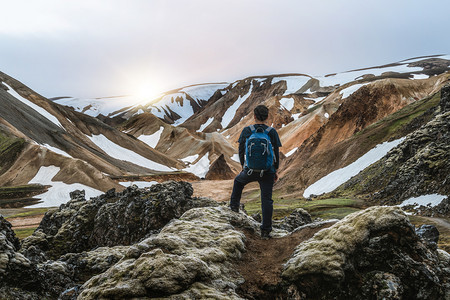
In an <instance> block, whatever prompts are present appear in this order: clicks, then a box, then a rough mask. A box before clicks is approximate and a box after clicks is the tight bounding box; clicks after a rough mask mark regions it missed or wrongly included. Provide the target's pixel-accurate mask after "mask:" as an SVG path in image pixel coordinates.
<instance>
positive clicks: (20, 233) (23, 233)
mask: <svg viewBox="0 0 450 300" xmlns="http://www.w3.org/2000/svg"><path fill="white" fill-rule="evenodd" d="M36 228H37V227H33V228H23V229H14V233H15V234H16V237H17V238H18V239H20V240H22V239H24V238H26V237H28V236H30V235H32V234H33V232H34V231H35V230H36Z"/></svg>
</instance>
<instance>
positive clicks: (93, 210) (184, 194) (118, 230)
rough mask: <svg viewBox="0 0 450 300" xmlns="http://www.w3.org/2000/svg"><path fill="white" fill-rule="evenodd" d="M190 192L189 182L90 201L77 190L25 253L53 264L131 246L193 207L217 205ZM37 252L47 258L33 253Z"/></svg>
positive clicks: (43, 223)
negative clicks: (67, 257)
mask: <svg viewBox="0 0 450 300" xmlns="http://www.w3.org/2000/svg"><path fill="white" fill-rule="evenodd" d="M192 193H193V190H192V186H191V185H190V184H189V183H186V182H175V181H170V182H166V183H164V184H157V185H154V186H152V187H150V188H148V189H139V188H137V187H136V186H133V187H129V188H127V189H126V190H125V191H123V192H121V193H116V192H115V191H114V190H111V191H109V192H107V193H105V194H103V195H101V196H99V197H96V198H91V199H90V200H85V199H84V193H83V192H82V191H77V192H73V193H71V198H72V200H71V201H69V202H68V203H66V204H63V205H61V206H60V207H59V209H56V210H52V211H49V212H47V213H46V214H45V216H44V218H43V219H42V221H41V223H40V225H39V227H38V229H37V230H36V232H35V233H33V235H32V236H30V237H28V238H26V239H24V241H23V246H22V252H23V253H26V254H29V255H32V253H34V254H33V255H32V256H33V257H34V258H39V257H46V258H48V259H54V260H55V259H58V258H59V257H60V256H62V255H64V254H66V253H81V252H83V251H89V250H91V249H94V248H96V247H102V246H110V247H113V246H117V245H131V244H133V243H136V242H138V241H139V240H141V239H143V238H145V237H147V236H149V235H151V234H153V233H157V232H158V231H159V230H160V229H161V228H162V227H163V226H164V225H165V224H167V223H168V222H169V221H170V220H172V219H174V218H178V217H180V216H181V215H182V214H183V213H184V212H185V211H187V210H189V209H191V208H193V207H200V206H215V205H218V204H217V203H216V202H215V201H212V200H208V199H203V198H193V197H192ZM36 249H39V250H40V251H41V252H42V253H43V254H42V255H40V256H39V255H35V254H36ZM31 250H32V251H31ZM36 262H38V261H36Z"/></svg>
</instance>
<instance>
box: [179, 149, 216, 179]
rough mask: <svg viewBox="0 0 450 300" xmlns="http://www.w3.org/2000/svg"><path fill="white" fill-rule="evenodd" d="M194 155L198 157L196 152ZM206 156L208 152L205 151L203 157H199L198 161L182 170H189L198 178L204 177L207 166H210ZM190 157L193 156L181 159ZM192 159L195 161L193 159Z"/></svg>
mask: <svg viewBox="0 0 450 300" xmlns="http://www.w3.org/2000/svg"><path fill="white" fill-rule="evenodd" d="M195 156H197V157H198V155H197V154H196V155H195ZM208 156H209V152H208V153H206V154H205V155H203V157H202V158H200V160H199V161H198V162H196V163H195V164H191V165H190V166H189V167H187V168H185V169H184V171H186V172H190V173H192V174H194V175H197V176H198V177H200V178H203V177H205V175H206V173H208V171H209V167H210V164H209V159H208ZM192 158H193V156H189V157H186V158H185V159H183V161H187V159H192ZM196 159H197V158H196ZM192 161H195V159H194V160H192Z"/></svg>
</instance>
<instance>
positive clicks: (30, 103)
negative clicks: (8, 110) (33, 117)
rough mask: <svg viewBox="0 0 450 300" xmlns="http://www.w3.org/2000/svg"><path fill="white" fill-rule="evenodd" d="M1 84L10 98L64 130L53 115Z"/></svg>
mask: <svg viewBox="0 0 450 300" xmlns="http://www.w3.org/2000/svg"><path fill="white" fill-rule="evenodd" d="M3 84H4V85H5V86H6V87H7V88H8V93H10V94H11V96H13V97H14V98H16V99H17V100H19V101H20V102H22V103H24V104H25V105H28V106H29V107H30V108H32V109H34V110H35V111H36V112H37V113H39V114H40V115H42V116H43V117H44V118H46V119H47V120H49V121H50V122H52V123H53V124H55V125H56V126H59V127H61V128H62V129H64V127H63V126H62V125H61V123H59V120H58V119H57V118H56V117H55V116H54V115H52V114H51V113H49V112H48V111H46V110H45V109H44V108H42V107H40V106H39V105H36V104H34V103H33V102H31V101H30V100H28V99H25V98H24V97H22V96H20V95H19V94H18V93H17V92H16V91H15V90H14V89H13V88H12V87H10V86H9V85H7V84H6V83H4V82H3Z"/></svg>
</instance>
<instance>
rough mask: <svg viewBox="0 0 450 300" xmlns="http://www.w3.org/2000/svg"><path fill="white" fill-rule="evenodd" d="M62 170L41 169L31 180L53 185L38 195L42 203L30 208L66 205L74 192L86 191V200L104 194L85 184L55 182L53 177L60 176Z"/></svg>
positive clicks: (50, 167) (53, 167) (31, 181)
mask: <svg viewBox="0 0 450 300" xmlns="http://www.w3.org/2000/svg"><path fill="white" fill-rule="evenodd" d="M60 170H61V169H60V168H59V167H56V166H48V167H41V168H40V169H39V171H38V172H37V174H36V175H35V176H34V177H33V179H31V180H30V182H29V183H38V184H42V185H51V187H50V188H49V189H48V191H47V192H45V193H44V194H41V195H38V196H37V197H39V198H41V199H42V202H41V203H38V204H34V205H31V206H27V208H30V207H54V206H59V205H60V204H62V203H66V202H67V201H69V200H70V195H69V193H70V192H72V191H74V190H84V191H85V193H86V199H89V198H91V197H96V196H99V195H101V194H103V192H102V191H99V190H97V189H94V188H91V187H89V186H86V185H84V184H80V183H72V184H66V183H64V182H62V181H53V180H52V179H53V177H55V176H56V174H58V172H59V171H60Z"/></svg>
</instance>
